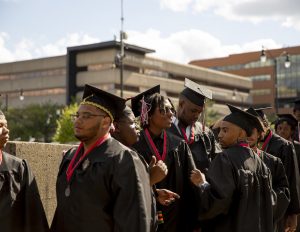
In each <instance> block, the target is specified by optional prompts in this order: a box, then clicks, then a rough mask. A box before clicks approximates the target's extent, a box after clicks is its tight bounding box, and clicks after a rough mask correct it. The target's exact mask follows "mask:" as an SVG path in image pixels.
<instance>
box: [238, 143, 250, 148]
mask: <svg viewBox="0 0 300 232" xmlns="http://www.w3.org/2000/svg"><path fill="white" fill-rule="evenodd" d="M239 146H240V147H249V144H248V143H239Z"/></svg>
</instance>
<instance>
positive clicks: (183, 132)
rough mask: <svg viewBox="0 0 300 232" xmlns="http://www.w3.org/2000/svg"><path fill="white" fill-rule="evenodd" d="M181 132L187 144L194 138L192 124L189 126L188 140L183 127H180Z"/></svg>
mask: <svg viewBox="0 0 300 232" xmlns="http://www.w3.org/2000/svg"><path fill="white" fill-rule="evenodd" d="M181 132H182V134H183V137H184V140H185V142H186V143H187V144H192V143H193V142H194V140H195V132H194V126H193V125H192V126H191V136H190V140H188V138H187V136H186V133H185V128H184V127H181Z"/></svg>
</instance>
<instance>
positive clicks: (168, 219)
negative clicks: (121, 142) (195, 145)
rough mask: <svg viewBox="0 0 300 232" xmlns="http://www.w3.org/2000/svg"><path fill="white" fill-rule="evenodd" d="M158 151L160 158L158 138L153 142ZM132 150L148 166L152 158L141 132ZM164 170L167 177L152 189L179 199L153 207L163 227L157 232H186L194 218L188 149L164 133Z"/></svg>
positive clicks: (190, 158)
mask: <svg viewBox="0 0 300 232" xmlns="http://www.w3.org/2000/svg"><path fill="white" fill-rule="evenodd" d="M153 142H154V143H155V145H156V147H157V149H158V151H159V153H160V154H162V150H163V149H162V148H163V139H162V137H161V136H159V137H157V138H154V139H153ZM134 148H135V149H136V150H137V151H138V152H139V154H140V155H142V156H143V157H144V158H145V160H146V161H147V162H148V163H150V161H151V157H152V156H153V155H154V154H153V153H152V151H151V149H150V147H149V146H148V144H147V141H146V139H145V133H144V131H143V130H142V131H141V133H140V137H139V141H138V142H137V143H136V144H135V145H134ZM164 162H165V164H166V165H167V167H168V174H167V176H166V177H165V178H164V179H163V180H162V181H161V182H159V183H157V184H156V188H159V189H169V190H171V191H173V192H175V193H177V194H179V195H180V199H178V200H176V201H175V202H174V203H172V204H171V205H169V206H162V205H160V204H159V203H157V210H159V211H162V213H163V218H164V223H163V224H160V225H159V226H158V231H168V232H176V231H178V232H183V231H184V232H188V231H191V230H192V228H193V226H194V224H193V223H194V221H195V218H193V217H196V211H195V210H196V209H195V202H194V199H195V195H194V194H195V187H194V186H193V185H192V183H191V182H190V180H189V177H190V173H191V171H192V170H194V169H195V164H194V161H193V158H192V154H191V152H190V150H189V148H188V145H187V144H186V143H185V142H184V141H183V140H182V139H180V138H178V137H177V136H174V135H172V134H171V133H169V132H167V155H166V158H165V160H164Z"/></svg>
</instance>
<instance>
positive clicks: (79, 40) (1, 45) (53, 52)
mask: <svg viewBox="0 0 300 232" xmlns="http://www.w3.org/2000/svg"><path fill="white" fill-rule="evenodd" d="M8 40H9V36H8V35H7V34H6V33H3V32H2V33H0V62H1V63H4V62H11V61H17V60H28V59H33V58H40V57H48V56H57V55H63V54H66V48H67V47H69V46H77V45H83V44H91V43H96V42H99V39H98V38H94V37H91V36H89V35H86V34H82V33H73V34H68V35H66V37H64V38H61V39H59V40H57V41H56V42H54V43H48V44H46V45H38V44H37V41H33V40H29V39H22V40H21V41H20V42H18V43H16V45H15V46H14V48H13V49H9V48H8V47H7V45H6V42H7V41H8Z"/></svg>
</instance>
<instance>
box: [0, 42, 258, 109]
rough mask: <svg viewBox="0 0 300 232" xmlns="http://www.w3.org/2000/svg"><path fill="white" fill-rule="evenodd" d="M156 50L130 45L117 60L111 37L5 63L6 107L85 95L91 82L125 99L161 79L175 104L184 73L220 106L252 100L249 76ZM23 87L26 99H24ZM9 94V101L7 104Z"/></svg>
mask: <svg viewBox="0 0 300 232" xmlns="http://www.w3.org/2000/svg"><path fill="white" fill-rule="evenodd" d="M153 52H154V50H151V49H146V48H142V47H138V46H135V45H130V44H125V57H124V59H123V60H122V66H121V65H120V62H119V61H118V55H119V53H120V42H118V41H108V42H103V43H97V44H91V45H83V46H76V47H70V48H68V49H67V54H66V55H64V56H56V57H49V58H41V59H34V60H27V61H18V62H12V63H4V64H0V83H1V84H0V93H1V102H2V106H1V107H2V108H4V107H7V106H8V107H21V106H23V105H27V104H30V103H43V102H49V101H50V102H54V103H58V104H62V105H64V104H68V103H70V102H71V101H72V100H76V99H77V100H78V99H80V98H81V96H82V90H83V86H84V84H86V83H87V84H91V85H94V86H97V87H99V88H102V89H104V90H106V91H110V92H112V93H114V94H116V95H120V92H121V90H122V92H123V97H124V98H130V97H133V96H135V95H136V94H137V93H140V92H142V91H144V90H146V89H148V88H150V87H152V86H154V85H157V84H160V85H161V90H162V93H163V94H166V95H167V96H168V97H170V98H171V99H172V100H174V101H175V104H176V99H177V97H178V94H179V92H180V91H181V90H182V89H183V88H184V78H185V77H187V78H189V79H191V80H193V81H195V82H197V83H199V84H200V85H204V86H206V87H207V88H209V89H211V90H212V91H213V98H214V101H215V103H216V104H215V105H216V109H219V110H221V111H222V110H223V109H224V110H225V111H226V108H227V107H224V106H222V104H223V103H231V104H235V105H240V106H243V105H248V104H251V103H252V101H253V100H252V97H251V95H250V94H249V93H250V90H251V89H252V88H253V85H252V81H251V80H250V79H248V78H245V77H243V76H240V75H236V74H229V73H226V72H222V71H216V70H211V69H208V68H203V67H197V66H195V65H189V64H179V63H174V62H170V61H166V60H161V59H157V58H153V57H151V56H149V54H151V53H153ZM121 74H122V75H121ZM121 76H122V79H123V81H121ZM121 83H123V84H122V85H121ZM236 90H238V93H237V91H236ZM21 92H22V95H23V96H24V100H23V101H20V98H19V97H20V94H21ZM4 96H6V98H7V99H8V102H6V103H8V104H5V103H4V102H5V101H4V99H3V98H4ZM237 96H238V97H237ZM7 99H6V100H7ZM5 105H6V106H5Z"/></svg>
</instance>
